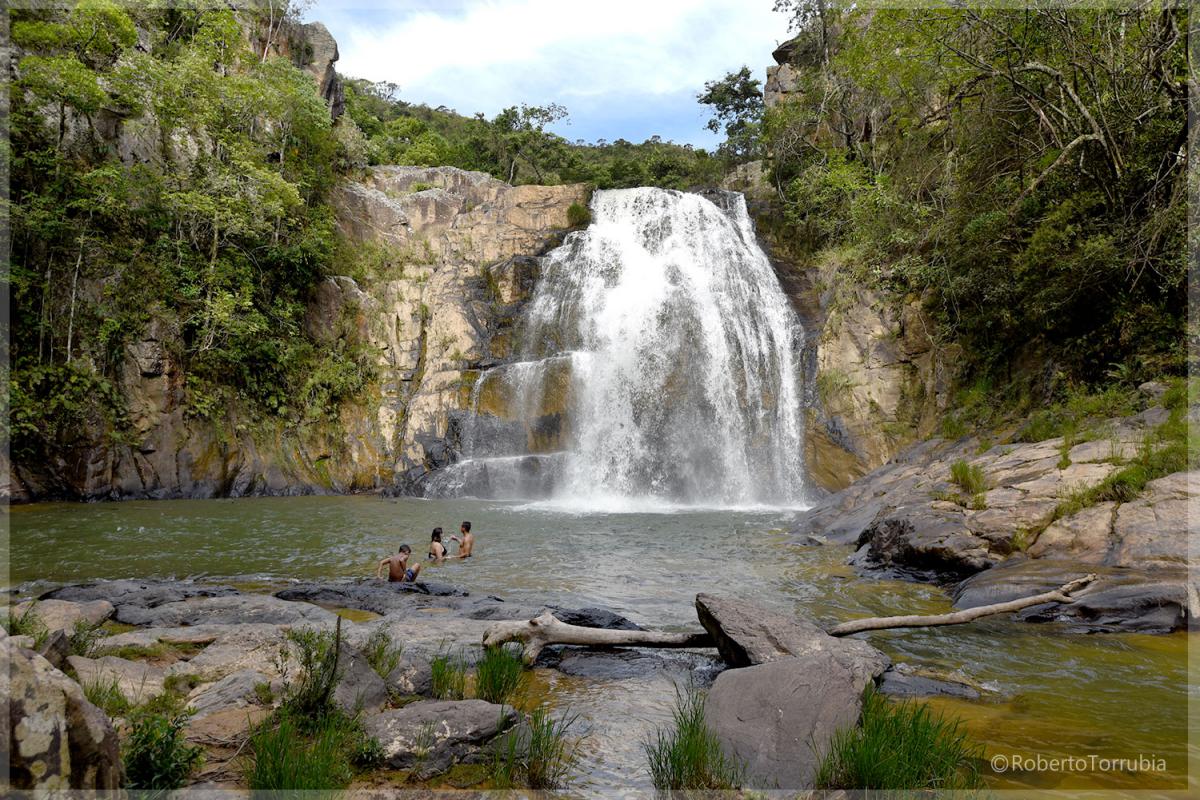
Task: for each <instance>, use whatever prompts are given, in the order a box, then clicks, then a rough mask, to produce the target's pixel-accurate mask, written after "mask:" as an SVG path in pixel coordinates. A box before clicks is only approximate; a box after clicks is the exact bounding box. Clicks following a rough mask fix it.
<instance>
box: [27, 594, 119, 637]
mask: <svg viewBox="0 0 1200 800" xmlns="http://www.w3.org/2000/svg"><path fill="white" fill-rule="evenodd" d="M30 609H33V614H34V616H36V617H37V618H38V619H39V620H41V621H42V624H43V625H45V626H46V628H47V629H48V630H51V631H58V630H65V631H72V630H74V629H75V624H76V623H78V622H84V623H86V624H88V625H99V624H100V623H101V622H104V620H106V619H108V618H109V617H111V616H112V615H113V611H114V610H115V609H114V608H113V604H112V603H110V602H108V601H107V600H91V601H87V602H81V603H76V602H72V601H70V600H38V601H32V600H30V601H27V602H24V603H21V604H19V605H18V606H16V608H14V609H12V610H10V611H9V612H8V613H9V614H10V615H11V614H15V615H16V616H18V617H19V616H22V615H24V614H25V613H26V612H28V611H29V610H30Z"/></svg>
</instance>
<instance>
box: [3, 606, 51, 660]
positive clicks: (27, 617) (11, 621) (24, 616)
mask: <svg viewBox="0 0 1200 800" xmlns="http://www.w3.org/2000/svg"><path fill="white" fill-rule="evenodd" d="M3 624H4V630H5V632H6V633H7V634H8V635H9V636H30V637H32V638H33V649H34V650H41V649H42V645H44V644H45V643H46V637H48V636H49V635H50V629H49V628H47V627H46V623H45V622H43V621H42V618H41V617H40V616H39V615H38V613H37V601H36V600H34V601H32V602H30V603H29V607H28V608H26V609H25V611H24V612H23V613H21V614H18V613H17V609H16V607H15V606H9V608H8V613H7V614H6V615H4V617H3Z"/></svg>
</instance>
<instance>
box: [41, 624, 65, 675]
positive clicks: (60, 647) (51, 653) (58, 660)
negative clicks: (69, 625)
mask: <svg viewBox="0 0 1200 800" xmlns="http://www.w3.org/2000/svg"><path fill="white" fill-rule="evenodd" d="M37 654H38V655H39V656H41V657H42V658H44V659H46V660H47V661H49V662H50V666H52V667H54V668H55V669H62V668H63V667H64V666H66V663H67V656H69V655H71V638H70V637H69V636H67V632H66V631H65V630H62V629H61V628H59V629H58V630H55V631H52V632H51V633H50V635H49V636H47V637H46V641H45V642H43V643H42V646H41V647H39V648H38V650H37Z"/></svg>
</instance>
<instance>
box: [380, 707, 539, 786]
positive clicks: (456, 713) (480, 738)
mask: <svg viewBox="0 0 1200 800" xmlns="http://www.w3.org/2000/svg"><path fill="white" fill-rule="evenodd" d="M515 720H516V712H514V711H513V709H511V708H509V707H507V706H499V705H496V704H494V703H488V702H486V701H484V700H422V701H420V702H417V703H412V704H410V705H407V706H405V707H404V708H400V709H396V710H394V711H384V712H383V713H381V714H377V715H375V716H373V717H368V718H367V720H366V729H367V733H368V734H369V735H370V736H372V737H374V738H375V739H376V740H378V742H379V743H380V745H382V747H383V752H384V758H385V760H386V763H387V765H388V766H389V767H391V768H393V769H411V768H414V767H417V766H419V767H420V769H421V772H422V774H423V775H436V774H439V773H441V772H445V771H446V770H447V769H449V768H450V767H451V766H452V765H454V764H456V763H459V762H470V761H472V760H477V759H478V758H481V757H484V754H482V753H481V750H482V749H483V748H484V747H485V746H486V745H487V744H488V743H489V742H491V741H492V739H494V738H495V737H496V736H498V735H499V734H501V733H503V732H504V731H505V730H506V729H508V728H509V727H510V726H511V725H512V724H513V722H514V721H515Z"/></svg>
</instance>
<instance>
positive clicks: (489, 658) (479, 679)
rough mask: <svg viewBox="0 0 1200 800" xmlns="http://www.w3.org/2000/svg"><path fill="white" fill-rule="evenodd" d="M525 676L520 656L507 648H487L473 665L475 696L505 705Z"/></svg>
mask: <svg viewBox="0 0 1200 800" xmlns="http://www.w3.org/2000/svg"><path fill="white" fill-rule="evenodd" d="M524 674H525V665H524V663H523V662H522V661H521V656H520V655H519V654H518V653H516V652H514V651H513V650H512V649H511V648H507V647H488V648H486V649H485V650H484V652H483V658H481V659H479V662H478V663H476V664H475V696H476V697H478V698H479V699H480V700H487V701H488V702H489V703H506V702H508V700H509V698H511V697H512V696H513V694H515V693H516V691H517V688H518V687H519V686H520V685H521V678H522V677H523V676H524Z"/></svg>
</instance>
